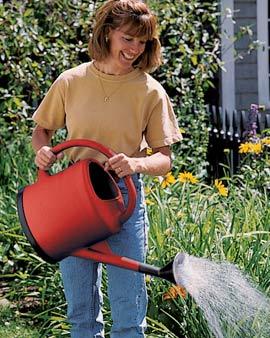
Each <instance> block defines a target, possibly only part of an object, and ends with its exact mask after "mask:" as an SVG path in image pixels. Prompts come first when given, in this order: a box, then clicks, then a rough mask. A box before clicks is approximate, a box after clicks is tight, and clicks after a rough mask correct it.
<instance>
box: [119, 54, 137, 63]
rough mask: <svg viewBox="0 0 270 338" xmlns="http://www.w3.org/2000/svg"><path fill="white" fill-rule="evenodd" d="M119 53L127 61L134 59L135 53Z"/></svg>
mask: <svg viewBox="0 0 270 338" xmlns="http://www.w3.org/2000/svg"><path fill="white" fill-rule="evenodd" d="M121 55H122V56H123V57H124V59H126V60H127V61H134V60H135V59H136V55H134V54H130V53H127V52H121Z"/></svg>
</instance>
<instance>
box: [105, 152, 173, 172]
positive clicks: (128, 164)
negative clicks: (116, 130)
mask: <svg viewBox="0 0 270 338" xmlns="http://www.w3.org/2000/svg"><path fill="white" fill-rule="evenodd" d="M171 162H172V160H171V150H170V147H169V146H164V147H159V148H154V149H153V154H152V155H150V156H146V157H128V156H127V155H125V154H123V153H120V154H117V155H114V156H113V157H111V158H109V159H108V161H107V162H106V163H105V170H114V171H115V173H116V174H117V176H118V177H120V178H122V177H124V176H127V175H133V174H135V173H142V174H146V175H151V176H163V175H166V174H167V173H168V172H169V171H170V170H171V164H172V163H171Z"/></svg>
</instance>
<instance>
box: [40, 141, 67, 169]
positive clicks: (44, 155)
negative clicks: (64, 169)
mask: <svg viewBox="0 0 270 338" xmlns="http://www.w3.org/2000/svg"><path fill="white" fill-rule="evenodd" d="M61 158H63V153H59V154H57V155H55V154H54V153H53V152H52V151H51V148H50V147H49V146H43V147H41V148H40V149H39V150H38V151H37V153H36V157H35V164H36V165H37V166H38V167H39V169H42V170H49V169H50V167H51V166H52V165H53V163H54V162H55V161H56V160H58V159H61Z"/></svg>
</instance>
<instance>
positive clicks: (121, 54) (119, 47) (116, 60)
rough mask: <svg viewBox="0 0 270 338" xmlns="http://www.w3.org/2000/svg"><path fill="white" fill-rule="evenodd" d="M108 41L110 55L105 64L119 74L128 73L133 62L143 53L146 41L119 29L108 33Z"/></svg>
mask: <svg viewBox="0 0 270 338" xmlns="http://www.w3.org/2000/svg"><path fill="white" fill-rule="evenodd" d="M109 40H110V54H109V57H108V58H107V60H106V62H107V63H109V64H110V66H112V67H114V69H115V70H116V71H118V72H119V74H125V73H128V72H130V71H131V70H132V68H133V67H132V64H133V63H134V61H135V60H136V59H137V58H138V57H139V56H140V55H141V54H142V53H143V52H144V50H145V45H146V41H147V39H146V38H144V37H135V36H132V35H130V34H128V32H127V29H126V30H125V27H121V28H118V29H113V30H111V31H110V33H109Z"/></svg>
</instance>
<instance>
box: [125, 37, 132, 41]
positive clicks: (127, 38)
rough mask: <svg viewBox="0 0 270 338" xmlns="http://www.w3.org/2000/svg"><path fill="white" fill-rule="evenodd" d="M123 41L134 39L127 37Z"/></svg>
mask: <svg viewBox="0 0 270 338" xmlns="http://www.w3.org/2000/svg"><path fill="white" fill-rule="evenodd" d="M123 39H124V40H125V41H132V38H130V37H127V36H124V37H123Z"/></svg>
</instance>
